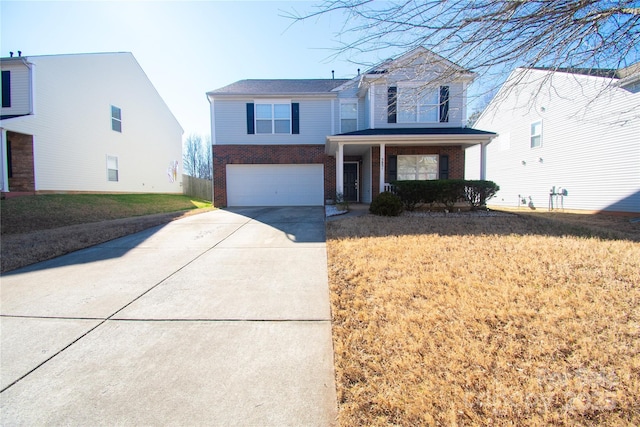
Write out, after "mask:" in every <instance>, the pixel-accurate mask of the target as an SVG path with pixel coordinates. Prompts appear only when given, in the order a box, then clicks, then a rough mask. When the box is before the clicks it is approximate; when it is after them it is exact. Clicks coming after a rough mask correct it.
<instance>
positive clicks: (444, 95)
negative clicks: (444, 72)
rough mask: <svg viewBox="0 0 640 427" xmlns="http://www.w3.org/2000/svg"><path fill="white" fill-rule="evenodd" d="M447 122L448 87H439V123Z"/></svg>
mask: <svg viewBox="0 0 640 427" xmlns="http://www.w3.org/2000/svg"><path fill="white" fill-rule="evenodd" d="M448 121H449V86H440V122H442V123H446V122H448Z"/></svg>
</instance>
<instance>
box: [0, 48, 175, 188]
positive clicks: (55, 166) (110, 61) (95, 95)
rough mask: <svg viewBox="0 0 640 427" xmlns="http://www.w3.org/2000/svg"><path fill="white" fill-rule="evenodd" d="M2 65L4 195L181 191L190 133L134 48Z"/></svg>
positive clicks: (0, 171)
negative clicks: (184, 145) (185, 136)
mask: <svg viewBox="0 0 640 427" xmlns="http://www.w3.org/2000/svg"><path fill="white" fill-rule="evenodd" d="M0 68H1V69H2V120H1V122H0V128H1V131H2V149H1V154H2V161H1V162H0V189H1V190H2V192H3V193H6V192H8V193H11V192H29V193H47V192H119V193H125V192H126V193H129V192H137V193H147V192H148V193H182V186H181V181H182V178H181V177H182V175H181V169H182V133H183V130H182V128H181V126H180V124H179V123H178V121H177V120H176V118H175V117H174V116H173V114H172V113H171V111H170V110H169V108H168V107H167V105H166V104H165V103H164V101H163V100H162V98H161V97H160V95H159V94H158V92H157V91H156V89H155V88H154V87H153V84H152V83H151V82H150V81H149V79H148V78H147V76H146V74H145V73H144V71H143V70H142V68H141V67H140V65H139V64H138V62H137V61H136V59H135V58H134V57H133V55H132V54H131V53H129V52H120V53H94V54H69V55H45V56H12V57H8V58H2V59H0Z"/></svg>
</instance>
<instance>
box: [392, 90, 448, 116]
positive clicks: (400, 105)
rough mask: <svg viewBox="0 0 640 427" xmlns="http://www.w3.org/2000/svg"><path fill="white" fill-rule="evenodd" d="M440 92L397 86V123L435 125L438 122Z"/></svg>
mask: <svg viewBox="0 0 640 427" xmlns="http://www.w3.org/2000/svg"><path fill="white" fill-rule="evenodd" d="M439 113H440V91H439V90H438V89H427V88H424V87H414V86H398V98H397V121H398V123H436V122H438V121H439V120H440V117H439Z"/></svg>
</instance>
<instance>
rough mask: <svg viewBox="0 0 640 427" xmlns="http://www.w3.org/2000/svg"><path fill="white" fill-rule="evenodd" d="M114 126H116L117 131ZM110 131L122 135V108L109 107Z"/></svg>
mask: <svg viewBox="0 0 640 427" xmlns="http://www.w3.org/2000/svg"><path fill="white" fill-rule="evenodd" d="M115 113H117V116H118V117H116V114H115ZM115 124H117V129H116V126H115ZM111 130H112V131H114V132H118V133H122V108H120V107H116V106H115V105H111Z"/></svg>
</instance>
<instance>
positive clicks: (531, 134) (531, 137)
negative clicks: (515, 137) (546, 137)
mask: <svg viewBox="0 0 640 427" xmlns="http://www.w3.org/2000/svg"><path fill="white" fill-rule="evenodd" d="M536 125H539V131H538V133H534V126H536ZM534 138H537V141H538V143H537V144H535V145H534V142H533V141H534ZM529 147H530V148H531V149H534V148H540V147H542V120H536V121H535V122H531V124H530V125H529Z"/></svg>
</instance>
